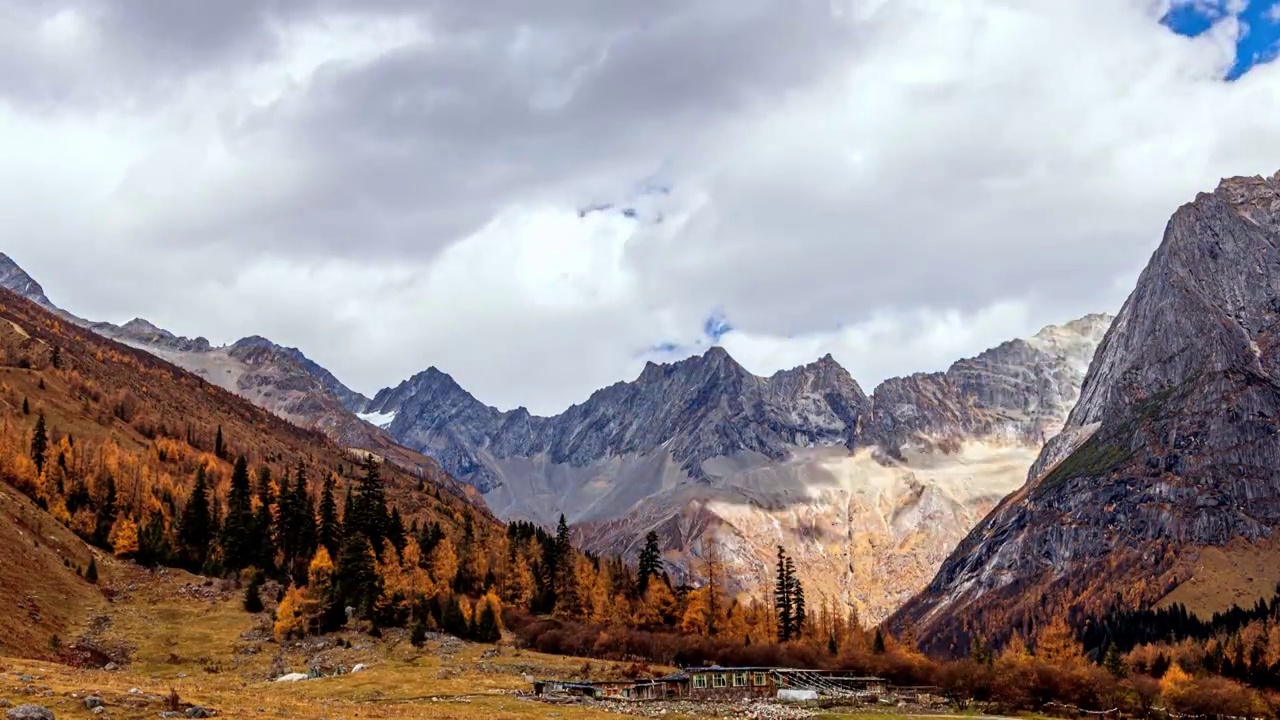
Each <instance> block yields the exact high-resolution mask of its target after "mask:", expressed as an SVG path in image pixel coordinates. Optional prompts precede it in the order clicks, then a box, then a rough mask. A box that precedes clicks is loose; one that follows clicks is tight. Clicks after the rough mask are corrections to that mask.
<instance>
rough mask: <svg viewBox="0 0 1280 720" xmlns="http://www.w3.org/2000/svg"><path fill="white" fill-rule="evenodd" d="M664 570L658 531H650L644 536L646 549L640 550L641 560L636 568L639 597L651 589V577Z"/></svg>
mask: <svg viewBox="0 0 1280 720" xmlns="http://www.w3.org/2000/svg"><path fill="white" fill-rule="evenodd" d="M661 572H662V553H661V552H660V551H659V550H658V533H656V532H654V531H653V530H650V531H649V534H648V535H645V537H644V549H643V550H641V551H640V562H639V564H638V566H637V568H636V574H637V576H638V577H637V578H636V591H637V594H638V596H639V597H644V593H645V591H646V590H648V589H649V579H650V578H652V577H654V576H655V575H659V574H661Z"/></svg>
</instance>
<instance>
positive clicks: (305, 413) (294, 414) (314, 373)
mask: <svg viewBox="0 0 1280 720" xmlns="http://www.w3.org/2000/svg"><path fill="white" fill-rule="evenodd" d="M0 288H6V289H8V290H11V291H13V292H15V293H17V294H18V295H20V296H22V297H24V298H26V299H28V300H31V301H32V302H34V303H36V304H37V305H39V306H40V307H42V308H44V309H46V310H49V311H50V312H52V313H54V314H55V315H57V316H59V317H60V318H61V319H63V320H65V321H67V322H68V323H70V324H73V325H78V326H81V327H85V328H88V329H89V330H92V331H93V332H95V333H97V334H99V335H102V336H104V337H107V338H110V339H112V340H116V341H118V342H120V343H122V344H124V345H128V346H130V347H134V348H138V349H140V350H145V351H147V352H148V353H150V354H152V355H155V356H156V357H159V358H161V359H163V360H166V361H168V362H170V363H172V364H174V365H177V366H178V367H181V368H183V369H185V370H188V371H190V372H192V373H194V374H196V375H199V376H200V377H202V378H204V379H205V380H207V381H209V382H210V383H212V384H213V385H217V386H218V387H221V388H223V389H224V390H228V391H230V392H232V393H235V394H237V395H239V396H240V397H243V398H245V399H246V400H248V401H250V402H252V403H254V404H255V405H258V406H259V407H262V408H265V409H267V410H269V411H271V412H273V413H275V414H276V415H279V416H280V417H282V418H284V419H285V420H288V421H289V422H291V423H294V424H295V425H299V426H301V427H304V428H309V429H316V430H319V431H321V432H323V433H324V434H325V435H327V436H329V438H331V439H332V440H333V441H335V442H337V443H338V444H339V445H341V446H343V447H350V448H355V449H358V450H364V451H368V452H372V453H374V454H376V455H378V456H379V457H382V458H384V459H387V460H390V461H391V462H393V463H395V464H396V465H399V466H400V467H403V468H405V469H407V470H410V471H411V472H418V471H423V472H432V468H433V467H434V465H433V463H432V461H431V460H430V459H429V458H427V457H425V456H423V455H422V454H421V453H417V452H414V451H412V450H409V449H408V448H405V447H403V446H401V445H400V444H398V443H397V442H396V441H395V440H394V439H393V438H392V437H391V435H390V434H389V433H387V431H386V430H384V429H382V428H380V427H377V426H376V425H374V424H372V423H370V422H368V421H366V420H365V419H363V418H361V416H360V415H358V414H357V413H359V412H360V411H361V410H362V409H363V407H364V406H365V405H366V404H367V403H368V398H366V397H364V396H363V395H360V394H359V393H357V392H355V391H353V390H351V389H350V388H348V387H346V386H345V385H343V384H342V383H341V382H340V381H339V380H338V379H337V378H336V377H334V376H333V374H332V373H330V372H329V371H328V370H326V369H324V368H323V367H321V366H320V365H319V364H317V363H316V362H315V361H313V360H311V359H310V358H308V357H307V356H306V355H304V354H303V353H302V351H300V350H298V349H297V348H289V347H283V346H280V345H277V344H275V343H273V342H271V341H270V340H268V339H266V338H263V337H259V336H251V337H246V338H241V339H240V340H238V341H236V342H234V343H232V344H230V345H226V346H219V347H215V346H213V345H211V344H210V343H209V341H208V340H206V339H205V338H203V337H197V338H187V337H180V336H177V335H174V334H173V333H171V332H169V331H168V330H165V329H163V328H160V327H157V326H155V325H154V324H152V323H150V322H148V321H146V320H143V319H141V318H134V319H133V320H130V321H129V322H127V323H124V324H123V325H115V324H113V323H109V322H91V321H89V320H85V319H83V318H80V317H77V316H75V315H73V314H71V313H69V312H67V311H65V310H63V309H61V308H59V307H57V306H56V305H54V304H53V302H52V301H51V300H50V299H49V297H48V296H47V295H45V291H44V288H43V287H42V286H41V285H40V283H39V282H37V281H36V280H35V279H34V278H32V277H31V276H30V275H29V274H27V272H26V271H25V270H23V269H22V268H21V267H20V266H19V265H18V264H17V263H16V262H14V260H13V259H12V258H10V257H9V256H8V255H5V254H3V253H0Z"/></svg>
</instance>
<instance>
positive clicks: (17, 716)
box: [5, 705, 54, 720]
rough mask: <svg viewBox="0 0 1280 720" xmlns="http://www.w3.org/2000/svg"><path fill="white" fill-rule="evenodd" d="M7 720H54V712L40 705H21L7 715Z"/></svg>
mask: <svg viewBox="0 0 1280 720" xmlns="http://www.w3.org/2000/svg"><path fill="white" fill-rule="evenodd" d="M5 718H7V720H54V717H53V711H52V710H50V709H49V708H46V707H41V706H39V705H19V706H18V707H16V708H11V709H10V710H9V712H7V713H5Z"/></svg>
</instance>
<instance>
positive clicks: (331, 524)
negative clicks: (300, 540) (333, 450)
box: [316, 473, 342, 556]
mask: <svg viewBox="0 0 1280 720" xmlns="http://www.w3.org/2000/svg"><path fill="white" fill-rule="evenodd" d="M333 491H334V487H333V474H332V473H330V475H329V477H327V478H325V481H324V490H323V491H322V492H321V494H320V524H319V527H317V529H316V540H317V542H319V544H320V545H321V546H322V547H324V548H325V549H327V550H328V551H329V554H330V555H331V556H332V555H337V554H338V547H339V543H341V541H342V529H341V527H340V526H339V525H338V504H337V502H336V500H335V498H334V497H333Z"/></svg>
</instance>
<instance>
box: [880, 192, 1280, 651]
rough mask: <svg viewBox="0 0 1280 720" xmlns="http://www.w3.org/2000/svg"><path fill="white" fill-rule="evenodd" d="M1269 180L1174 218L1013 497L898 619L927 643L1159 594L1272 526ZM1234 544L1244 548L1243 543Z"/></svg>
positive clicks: (1277, 342)
mask: <svg viewBox="0 0 1280 720" xmlns="http://www.w3.org/2000/svg"><path fill="white" fill-rule="evenodd" d="M1278 351H1280V174H1278V175H1277V176H1275V177H1272V178H1270V179H1264V178H1260V177H1259V178H1233V179H1230V180H1225V181H1223V183H1222V184H1221V185H1220V186H1219V187H1218V189H1217V190H1216V191H1214V192H1213V193H1202V194H1201V195H1200V196H1198V197H1197V198H1196V200H1195V201H1194V202H1192V203H1189V204H1187V205H1184V206H1183V207H1182V208H1179V210H1178V211H1177V212H1176V213H1175V214H1174V216H1173V218H1172V219H1171V220H1170V222H1169V224H1168V227H1167V228H1166V231H1165V235H1164V239H1163V242H1162V243H1161V245H1160V247H1159V249H1157V250H1156V252H1155V254H1154V255H1153V256H1152V258H1151V261H1150V263H1149V264H1148V266H1147V268H1146V269H1145V270H1144V271H1143V273H1142V275H1141V277H1140V278H1139V280H1138V284H1137V287H1136V288H1135V290H1134V291H1133V294H1132V295H1130V297H1129V299H1128V300H1127V301H1126V302H1125V305H1124V307H1123V308H1122V309H1121V311H1120V314H1119V315H1118V316H1117V318H1116V320H1115V322H1114V323H1113V324H1112V326H1111V329H1110V330H1109V331H1108V332H1107V335H1106V337H1105V338H1104V340H1103V342H1102V344H1101V345H1100V346H1099V348H1098V352H1097V354H1096V355H1095V356H1094V359H1093V362H1092V364H1091V365H1090V369H1089V373H1088V376H1087V377H1086V379H1085V382H1084V386H1083V388H1082V391H1081V399H1080V401H1079V403H1078V404H1077V406H1076V408H1075V409H1074V410H1073V411H1072V414H1071V417H1070V419H1069V420H1068V423H1067V430H1066V431H1065V432H1064V433H1063V435H1062V436H1060V437H1059V438H1057V439H1055V441H1053V442H1051V443H1050V444H1049V446H1048V447H1046V448H1045V450H1044V452H1043V453H1042V455H1041V459H1040V461H1038V462H1037V464H1036V466H1035V467H1034V468H1033V470H1032V473H1031V476H1030V478H1029V480H1028V482H1027V484H1026V486H1024V487H1023V488H1022V489H1021V490H1019V491H1018V492H1016V493H1014V494H1013V495H1011V496H1010V497H1008V498H1006V499H1005V500H1004V501H1003V502H1002V503H1001V504H1000V506H999V507H998V508H997V509H996V510H995V511H994V512H992V514H991V515H989V516H988V517H987V518H986V519H985V520H984V521H983V522H982V523H981V524H980V525H979V526H978V527H977V528H976V529H975V530H974V531H973V532H972V533H970V534H969V536H968V537H967V538H966V539H965V540H964V542H962V543H961V544H960V546H959V547H958V548H957V549H956V551H955V552H954V553H953V554H952V556H951V557H950V558H949V559H948V560H947V562H946V563H945V564H944V565H943V567H942V569H941V570H940V571H939V573H938V575H937V576H936V577H935V579H934V581H933V582H932V583H931V584H930V586H929V587H928V588H927V589H926V590H925V591H924V592H923V593H921V594H920V595H918V596H917V597H916V598H914V599H913V600H912V601H911V602H910V603H908V604H907V605H906V606H905V607H904V608H903V609H902V610H901V611H900V612H899V613H898V614H897V615H896V616H895V617H894V618H893V620H892V622H893V624H894V625H895V626H897V627H899V628H904V627H907V626H911V627H914V629H915V631H916V633H917V637H920V638H922V639H923V640H924V641H925V642H926V643H927V644H928V645H930V646H931V647H933V648H935V649H946V648H957V647H965V646H966V645H964V643H965V640H966V637H967V635H968V634H969V633H970V632H972V631H975V630H976V631H979V632H983V633H985V634H989V635H994V636H997V637H998V636H1000V635H1002V634H1007V633H1008V632H1009V631H1010V630H1012V629H1016V628H1020V627H1021V628H1024V629H1025V628H1028V627H1030V626H1031V625H1033V624H1034V623H1037V622H1039V621H1041V620H1043V619H1045V618H1046V617H1048V616H1050V615H1054V614H1061V613H1068V614H1075V615H1076V616H1086V615H1093V614H1097V613H1100V612H1103V611H1105V610H1106V609H1108V608H1110V607H1113V606H1116V605H1119V606H1124V607H1134V606H1139V605H1145V604H1149V603H1152V602H1155V601H1157V600H1159V599H1160V598H1161V597H1162V596H1165V595H1166V594H1167V593H1168V592H1169V591H1170V590H1172V589H1174V588H1176V587H1178V586H1179V585H1180V584H1182V583H1183V582H1185V581H1186V580H1187V579H1188V577H1190V576H1191V575H1192V573H1193V572H1195V569H1196V567H1197V564H1198V563H1197V561H1198V558H1199V556H1200V555H1201V550H1203V549H1206V548H1218V547H1222V546H1228V545H1230V546H1231V547H1232V548H1233V552H1241V551H1243V552H1247V553H1253V554H1265V553H1270V552H1271V551H1270V547H1271V545H1272V538H1274V537H1275V531H1276V529H1277V528H1280V352H1278ZM1242 548H1243V550H1242Z"/></svg>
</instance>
